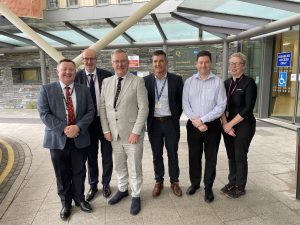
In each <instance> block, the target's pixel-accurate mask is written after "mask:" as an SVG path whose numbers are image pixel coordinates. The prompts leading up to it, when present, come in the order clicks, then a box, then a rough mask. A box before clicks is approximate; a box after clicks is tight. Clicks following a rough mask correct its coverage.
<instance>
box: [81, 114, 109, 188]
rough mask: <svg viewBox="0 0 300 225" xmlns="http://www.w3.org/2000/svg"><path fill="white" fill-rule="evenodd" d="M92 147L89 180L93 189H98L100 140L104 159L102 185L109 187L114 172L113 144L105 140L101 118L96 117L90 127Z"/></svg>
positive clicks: (89, 150)
mask: <svg viewBox="0 0 300 225" xmlns="http://www.w3.org/2000/svg"><path fill="white" fill-rule="evenodd" d="M89 132H90V138H91V145H90V146H89V148H88V151H87V167H88V180H89V184H90V186H91V187H92V188H96V187H97V185H98V182H99V166H98V152H99V150H98V149H99V140H100V143H101V157H102V184H103V185H109V183H110V180H111V175H112V171H113V159H112V147H111V143H110V142H109V141H107V140H106V139H105V138H104V135H103V132H102V127H101V124H100V118H99V117H95V119H94V120H93V122H92V123H91V125H90V126H89Z"/></svg>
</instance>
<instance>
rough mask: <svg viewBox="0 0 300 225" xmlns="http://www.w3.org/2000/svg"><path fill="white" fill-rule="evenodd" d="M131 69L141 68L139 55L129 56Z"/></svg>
mask: <svg viewBox="0 0 300 225" xmlns="http://www.w3.org/2000/svg"><path fill="white" fill-rule="evenodd" d="M128 60H129V68H137V67H140V57H139V56H138V55H129V56H128Z"/></svg>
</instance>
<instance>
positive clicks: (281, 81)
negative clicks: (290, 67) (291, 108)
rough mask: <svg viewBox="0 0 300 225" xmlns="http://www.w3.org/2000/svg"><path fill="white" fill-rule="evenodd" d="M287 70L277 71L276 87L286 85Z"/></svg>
mask: <svg viewBox="0 0 300 225" xmlns="http://www.w3.org/2000/svg"><path fill="white" fill-rule="evenodd" d="M286 81H287V72H279V74H278V87H286Z"/></svg>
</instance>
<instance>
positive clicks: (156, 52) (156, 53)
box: [152, 50, 167, 58]
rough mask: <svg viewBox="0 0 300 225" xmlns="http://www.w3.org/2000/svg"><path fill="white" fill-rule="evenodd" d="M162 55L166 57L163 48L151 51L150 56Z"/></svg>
mask: <svg viewBox="0 0 300 225" xmlns="http://www.w3.org/2000/svg"><path fill="white" fill-rule="evenodd" d="M159 55H164V56H165V57H166V58H167V55H166V53H165V52H164V51H163V50H156V51H154V52H153V53H152V56H159Z"/></svg>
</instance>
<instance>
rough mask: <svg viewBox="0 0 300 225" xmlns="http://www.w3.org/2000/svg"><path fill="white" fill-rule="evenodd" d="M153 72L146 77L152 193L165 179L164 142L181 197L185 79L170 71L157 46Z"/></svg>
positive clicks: (173, 181)
mask: <svg viewBox="0 0 300 225" xmlns="http://www.w3.org/2000/svg"><path fill="white" fill-rule="evenodd" d="M152 67H153V71H154V74H151V75H149V76H147V77H145V78H144V79H145V85H146V88H147V91H148V102H149V116H148V120H147V131H148V136H149V141H150V144H151V148H152V153H153V165H154V173H155V180H156V183H155V185H154V188H153V191H152V196H153V197H157V196H159V195H160V193H161V190H162V189H163V182H164V173H165V168H164V160H163V148H164V142H165V146H166V149H167V152H168V162H169V163H168V164H169V176H170V183H171V189H172V191H173V193H174V194H175V195H176V196H178V197H180V196H182V190H181V188H180V186H179V165H178V154H177V152H178V142H179V137H180V125H179V119H180V116H181V113H182V89H183V81H182V78H181V77H180V76H178V75H175V74H172V73H168V71H167V69H168V60H167V56H166V53H165V52H164V51H162V50H157V51H155V52H153V54H152Z"/></svg>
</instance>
